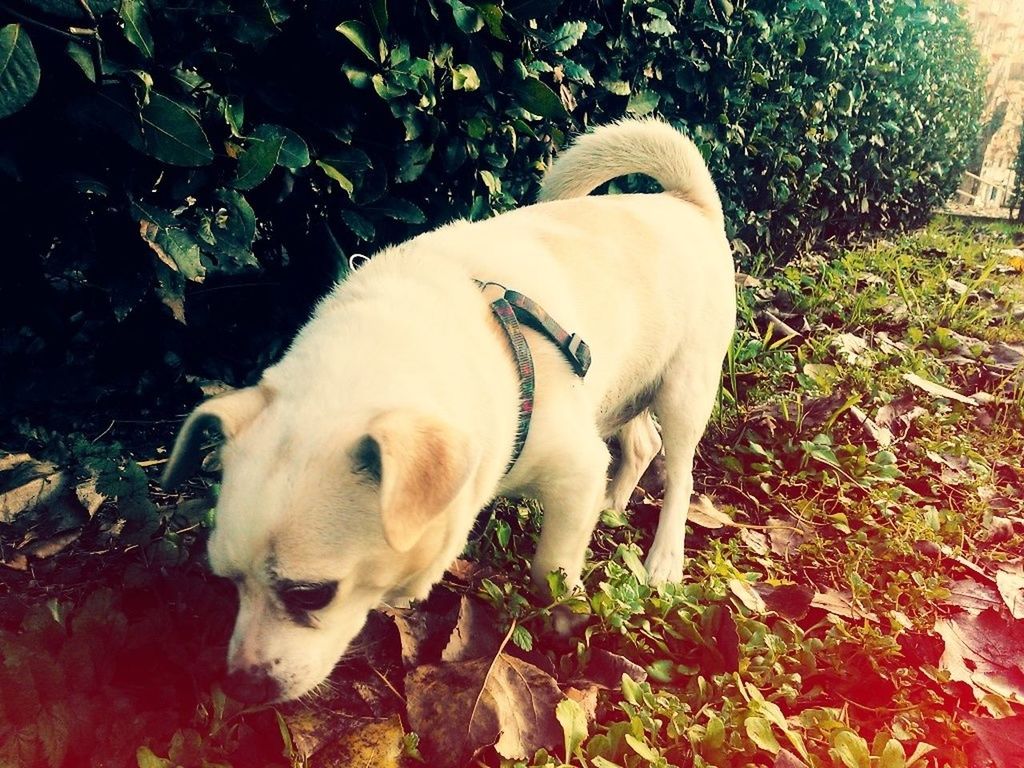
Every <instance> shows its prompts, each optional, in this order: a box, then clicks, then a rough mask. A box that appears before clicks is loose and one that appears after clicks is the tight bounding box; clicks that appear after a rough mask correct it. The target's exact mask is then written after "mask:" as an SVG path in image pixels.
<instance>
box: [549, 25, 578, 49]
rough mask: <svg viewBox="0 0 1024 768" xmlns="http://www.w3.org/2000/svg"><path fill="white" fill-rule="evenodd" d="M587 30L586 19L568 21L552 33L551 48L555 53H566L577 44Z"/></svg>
mask: <svg viewBox="0 0 1024 768" xmlns="http://www.w3.org/2000/svg"><path fill="white" fill-rule="evenodd" d="M586 31H587V22H585V21H567V22H565V23H564V24H562V26H560V27H559V28H558V29H556V30H555V31H554V32H552V33H551V38H550V43H549V45H550V48H551V50H552V51H554V52H555V53H564V52H565V51H568V50H569V49H570V48H572V47H573V46H575V45H576V44H577V43H578V42H579V41H580V40H582V39H583V35H584V34H585V33H586Z"/></svg>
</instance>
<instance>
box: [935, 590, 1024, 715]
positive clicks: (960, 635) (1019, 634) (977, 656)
mask: <svg viewBox="0 0 1024 768" xmlns="http://www.w3.org/2000/svg"><path fill="white" fill-rule="evenodd" d="M934 631H935V632H936V633H938V635H939V636H940V637H941V638H942V639H943V641H944V642H945V649H944V650H943V653H942V658H941V659H940V660H939V665H940V667H941V668H942V669H946V670H948V671H949V675H950V677H951V678H952V679H953V680H959V681H960V682H962V683H966V684H967V685H968V686H970V688H971V690H972V691H974V695H975V697H976V698H977V699H978V700H979V701H980V700H981V699H982V698H984V696H985V695H986V694H989V693H995V694H998V695H999V696H1002V697H1003V698H1004V699H1008V700H1010V701H1014V702H1016V703H1017V704H1024V669H1022V668H1021V663H1020V660H1021V659H1024V624H1022V623H1020V622H1017V621H1014V620H1012V619H1010V618H1009V617H1008V616H1007V615H1006V614H1005V613H1004V612H1002V611H997V610H993V609H991V608H989V609H986V610H984V611H981V612H980V613H977V614H972V613H958V614H956V615H955V616H952V617H951V618H949V619H939V620H938V621H937V622H935V630H934Z"/></svg>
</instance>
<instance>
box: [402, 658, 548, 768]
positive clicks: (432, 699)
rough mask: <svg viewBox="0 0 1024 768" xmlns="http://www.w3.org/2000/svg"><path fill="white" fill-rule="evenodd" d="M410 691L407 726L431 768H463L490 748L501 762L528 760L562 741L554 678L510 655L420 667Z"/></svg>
mask: <svg viewBox="0 0 1024 768" xmlns="http://www.w3.org/2000/svg"><path fill="white" fill-rule="evenodd" d="M405 691H406V698H407V702H408V715H409V724H410V725H411V726H412V728H413V730H415V731H416V732H417V733H418V734H419V735H420V738H421V740H422V741H421V747H422V748H423V749H424V752H425V754H426V755H427V756H428V758H429V761H430V762H429V763H428V764H429V765H431V766H438V768H457V767H461V766H463V765H466V764H467V762H468V761H469V760H470V759H471V758H472V756H473V755H475V754H476V753H477V752H479V751H480V750H482V749H484V748H486V747H488V746H491V745H493V746H494V748H495V750H497V752H498V754H499V755H501V756H502V757H505V758H509V759H513V758H515V759H523V758H526V757H527V756H529V755H532V754H533V753H534V752H536V751H537V750H538V749H540V748H541V747H548V748H551V747H554V746H555V745H556V744H559V743H561V741H562V730H561V727H560V726H559V724H558V721H557V720H556V719H555V706H556V705H557V704H558V702H559V701H561V700H562V698H563V696H562V692H561V691H560V690H559V689H558V685H557V684H556V683H555V680H554V678H552V677H551V676H550V675H548V674H546V673H544V672H542V671H541V670H539V669H537V667H535V666H533V665H532V664H528V663H527V662H525V661H522V660H521V659H517V658H515V657H514V656H510V655H508V654H506V653H499V654H498V655H497V656H495V657H494V658H493V659H486V658H485V659H474V660H472V661H461V662H456V663H453V664H436V665H427V666H421V667H418V668H416V669H414V670H413V671H412V672H410V673H409V674H408V675H407V676H406V679H405Z"/></svg>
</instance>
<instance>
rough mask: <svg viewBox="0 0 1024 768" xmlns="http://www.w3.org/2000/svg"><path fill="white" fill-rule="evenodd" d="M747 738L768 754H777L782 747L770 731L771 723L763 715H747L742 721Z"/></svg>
mask: <svg viewBox="0 0 1024 768" xmlns="http://www.w3.org/2000/svg"><path fill="white" fill-rule="evenodd" d="M743 727H744V729H745V730H746V732H747V738H749V739H750V740H751V741H752V742H754V743H755V744H756V745H757V746H758V747H759V748H760V749H763V750H764V751H765V752H768V753H769V754H772V755H774V754H777V753H778V751H779V750H780V749H782V747H781V746H780V745H779V742H778V739H776V738H775V734H774V733H772V725H771V723H769V722H768V721H767V720H766V719H765V718H763V717H748V718H747V719H746V720H744V721H743Z"/></svg>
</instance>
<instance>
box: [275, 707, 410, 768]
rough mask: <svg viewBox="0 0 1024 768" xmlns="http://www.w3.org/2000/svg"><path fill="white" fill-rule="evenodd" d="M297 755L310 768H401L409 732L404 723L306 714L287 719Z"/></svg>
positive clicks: (303, 712) (287, 716) (395, 717)
mask: <svg viewBox="0 0 1024 768" xmlns="http://www.w3.org/2000/svg"><path fill="white" fill-rule="evenodd" d="M284 719H285V723H286V724H287V726H288V731H289V732H290V733H291V736H292V742H293V743H294V745H295V751H296V752H297V753H298V755H299V756H300V757H301V758H302V760H303V765H308V766H309V768H349V766H374V768H398V766H399V765H400V762H399V761H400V759H401V755H402V738H403V737H404V736H405V730H404V729H403V728H402V719H401V718H400V717H399V716H398V715H392V716H391V717H389V718H386V719H370V718H351V717H338V715H337V714H336V713H334V712H330V711H327V712H313V711H309V710H304V711H302V712H298V713H295V714H289V715H285V716H284Z"/></svg>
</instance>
